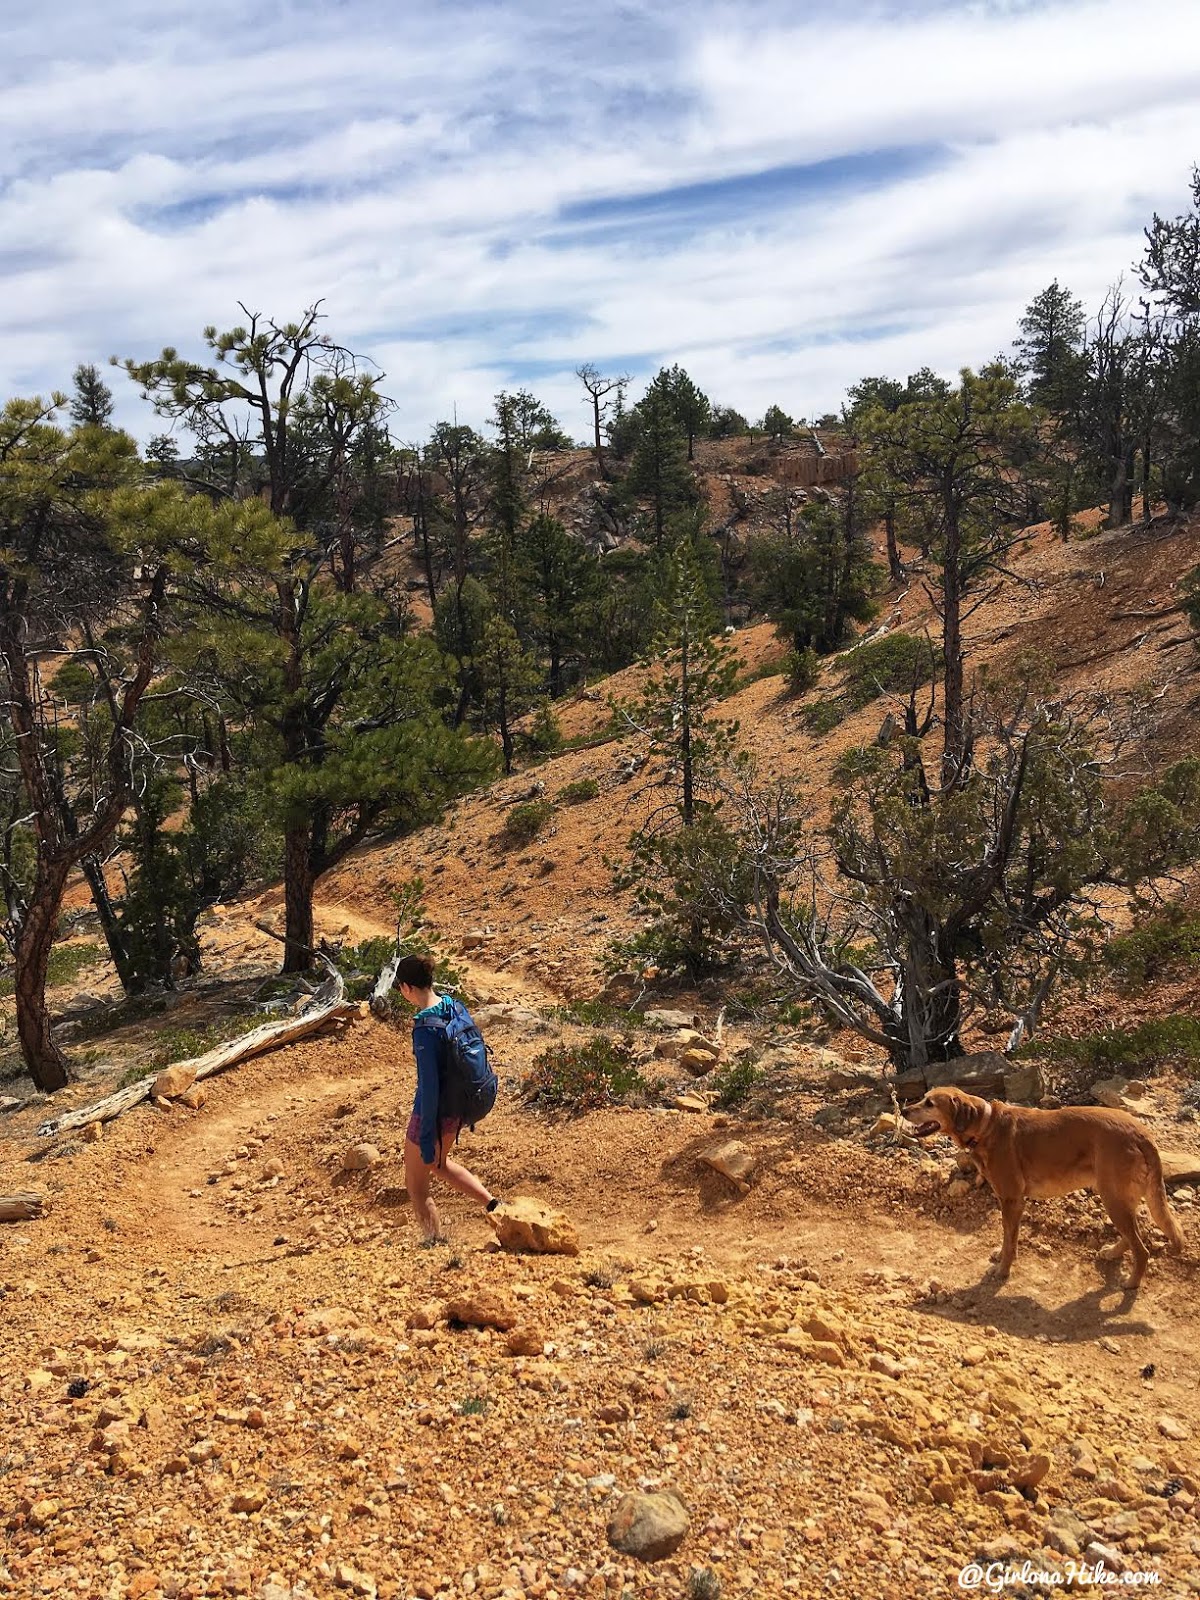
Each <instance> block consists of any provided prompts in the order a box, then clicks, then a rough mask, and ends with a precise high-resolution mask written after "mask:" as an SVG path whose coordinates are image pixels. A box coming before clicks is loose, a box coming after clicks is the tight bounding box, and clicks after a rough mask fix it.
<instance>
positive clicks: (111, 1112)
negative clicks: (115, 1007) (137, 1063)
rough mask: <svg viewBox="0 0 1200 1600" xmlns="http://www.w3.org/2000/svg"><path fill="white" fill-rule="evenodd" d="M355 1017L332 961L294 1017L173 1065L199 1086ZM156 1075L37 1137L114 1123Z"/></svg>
mask: <svg viewBox="0 0 1200 1600" xmlns="http://www.w3.org/2000/svg"><path fill="white" fill-rule="evenodd" d="M357 1015H358V1006H357V1005H356V1004H355V1003H354V1002H353V1001H348V1000H347V999H346V985H345V983H344V982H343V980H342V975H341V973H340V972H338V971H337V969H336V968H334V967H333V966H332V964H331V963H330V971H329V976H328V977H327V978H326V979H325V981H324V983H322V984H321V985H320V987H319V988H318V989H316V990H315V991H314V993H313V994H312V996H311V997H310V998H309V1000H308V1001H307V1002H306V1003H305V1005H304V1007H303V1009H302V1010H301V1011H300V1012H298V1013H297V1015H296V1016H294V1017H289V1018H288V1019H287V1020H286V1021H283V1022H265V1023H263V1024H262V1026H261V1027H258V1028H253V1029H251V1031H250V1032H249V1033H243V1034H241V1035H240V1036H239V1037H238V1038H236V1039H230V1040H229V1041H228V1042H227V1043H226V1044H221V1045H218V1046H217V1047H216V1049H215V1050H209V1051H207V1052H206V1053H205V1054H204V1055H202V1056H195V1057H194V1058H193V1059H192V1060H190V1061H180V1062H177V1063H175V1064H176V1065H177V1066H180V1067H194V1068H195V1072H196V1079H195V1081H196V1082H199V1080H200V1079H201V1078H210V1077H211V1076H212V1075H213V1073H214V1072H222V1071H224V1069H225V1068H226V1067H234V1066H237V1065H238V1064H239V1063H240V1062H242V1061H249V1060H251V1059H252V1058H253V1057H254V1056H261V1055H264V1054H265V1053H266V1052H267V1051H268V1050H276V1049H278V1048H279V1046H280V1045H283V1044H292V1043H293V1042H294V1041H295V1040H297V1039H303V1038H304V1037H305V1036H306V1035H308V1034H311V1033H318V1032H319V1031H320V1030H321V1029H322V1028H324V1027H326V1026H327V1025H328V1024H329V1023H331V1022H336V1021H338V1020H339V1019H340V1018H344V1017H353V1016H357ZM155 1076H156V1074H155V1073H150V1074H149V1075H148V1076H147V1077H145V1078H141V1079H139V1080H138V1082H137V1083H131V1084H130V1085H129V1086H128V1088H125V1089H118V1090H117V1092H116V1094H110V1095H108V1096H107V1097H106V1098H105V1099H103V1100H97V1101H96V1102H95V1104H94V1105H90V1106H82V1107H80V1109H79V1110H78V1111H68V1112H66V1113H65V1114H64V1115H63V1116H61V1117H51V1118H50V1120H49V1121H48V1122H43V1123H42V1124H41V1126H40V1127H39V1128H38V1133H39V1134H40V1135H41V1136H42V1137H43V1138H45V1137H47V1136H49V1135H52V1134H56V1133H65V1132H67V1130H68V1129H70V1128H85V1127H86V1126H87V1125H88V1123H89V1122H111V1121H112V1119H113V1118H114V1117H119V1116H120V1115H121V1113H122V1111H128V1110H129V1108H130V1106H136V1105H137V1104H138V1103H139V1102H140V1101H142V1100H145V1099H146V1098H147V1096H148V1095H149V1094H150V1093H151V1091H152V1089H153V1087H154V1079H155Z"/></svg>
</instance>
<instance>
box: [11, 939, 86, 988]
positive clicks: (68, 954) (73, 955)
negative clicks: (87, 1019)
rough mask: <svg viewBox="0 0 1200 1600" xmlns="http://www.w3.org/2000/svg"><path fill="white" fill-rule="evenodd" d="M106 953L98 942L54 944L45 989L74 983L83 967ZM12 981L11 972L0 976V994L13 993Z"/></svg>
mask: <svg viewBox="0 0 1200 1600" xmlns="http://www.w3.org/2000/svg"><path fill="white" fill-rule="evenodd" d="M107 954H108V952H107V951H106V950H105V949H103V948H102V947H101V946H100V945H98V944H56V945H55V946H54V948H53V949H52V950H51V952H50V963H49V966H48V967H47V969H46V987H47V989H54V988H56V987H58V986H60V985H62V984H64V983H74V982H75V980H76V978H78V976H79V974H80V973H81V972H82V971H83V969H84V968H85V967H90V966H92V965H93V963H94V962H97V961H101V960H103V958H104V957H105V956H106V955H107ZM14 981H15V980H14V975H13V973H12V972H8V973H6V974H5V976H4V977H2V978H0V996H3V995H10V994H12V993H13V988H14Z"/></svg>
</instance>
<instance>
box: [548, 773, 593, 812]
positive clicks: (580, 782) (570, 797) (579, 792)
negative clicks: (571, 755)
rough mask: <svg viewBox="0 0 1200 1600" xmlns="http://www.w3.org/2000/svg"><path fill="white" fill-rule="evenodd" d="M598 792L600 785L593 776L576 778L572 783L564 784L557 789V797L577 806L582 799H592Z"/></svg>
mask: <svg viewBox="0 0 1200 1600" xmlns="http://www.w3.org/2000/svg"><path fill="white" fill-rule="evenodd" d="M599 793H600V785H599V784H598V783H597V782H596V780H595V778H576V779H575V781H574V783H568V784H564V786H563V787H562V788H561V789H560V790H559V791H558V798H559V799H560V800H562V801H564V802H565V803H566V804H567V805H569V806H577V805H580V804H581V803H582V802H583V801H584V800H594V799H595V798H596V796H597V795H598V794H599Z"/></svg>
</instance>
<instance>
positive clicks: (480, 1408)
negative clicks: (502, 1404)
mask: <svg viewBox="0 0 1200 1600" xmlns="http://www.w3.org/2000/svg"><path fill="white" fill-rule="evenodd" d="M491 1404H492V1403H491V1401H490V1400H489V1399H488V1397H487V1396H486V1395H484V1394H469V1395H468V1396H467V1397H466V1399H465V1400H460V1401H459V1403H458V1414H459V1416H460V1417H486V1416H487V1414H488V1411H489V1410H490V1408H491Z"/></svg>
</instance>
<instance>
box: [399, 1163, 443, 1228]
mask: <svg viewBox="0 0 1200 1600" xmlns="http://www.w3.org/2000/svg"><path fill="white" fill-rule="evenodd" d="M432 1172H433V1168H432V1167H430V1166H426V1164H425V1162H424V1161H422V1159H421V1150H420V1146H419V1145H415V1144H414V1143H413V1142H412V1140H411V1139H406V1140H405V1141H404V1182H405V1185H406V1186H407V1189H408V1198H409V1199H410V1200H411V1201H412V1208H413V1213H414V1215H415V1216H416V1219H417V1226H418V1227H419V1228H420V1230H421V1233H422V1235H423V1236H424V1237H425V1238H426V1239H440V1238H441V1233H442V1228H441V1222H440V1219H439V1218H438V1211H437V1207H436V1206H435V1205H434V1203H433V1200H432V1197H431V1196H430V1193H429V1178H430V1174H431V1173H432Z"/></svg>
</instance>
